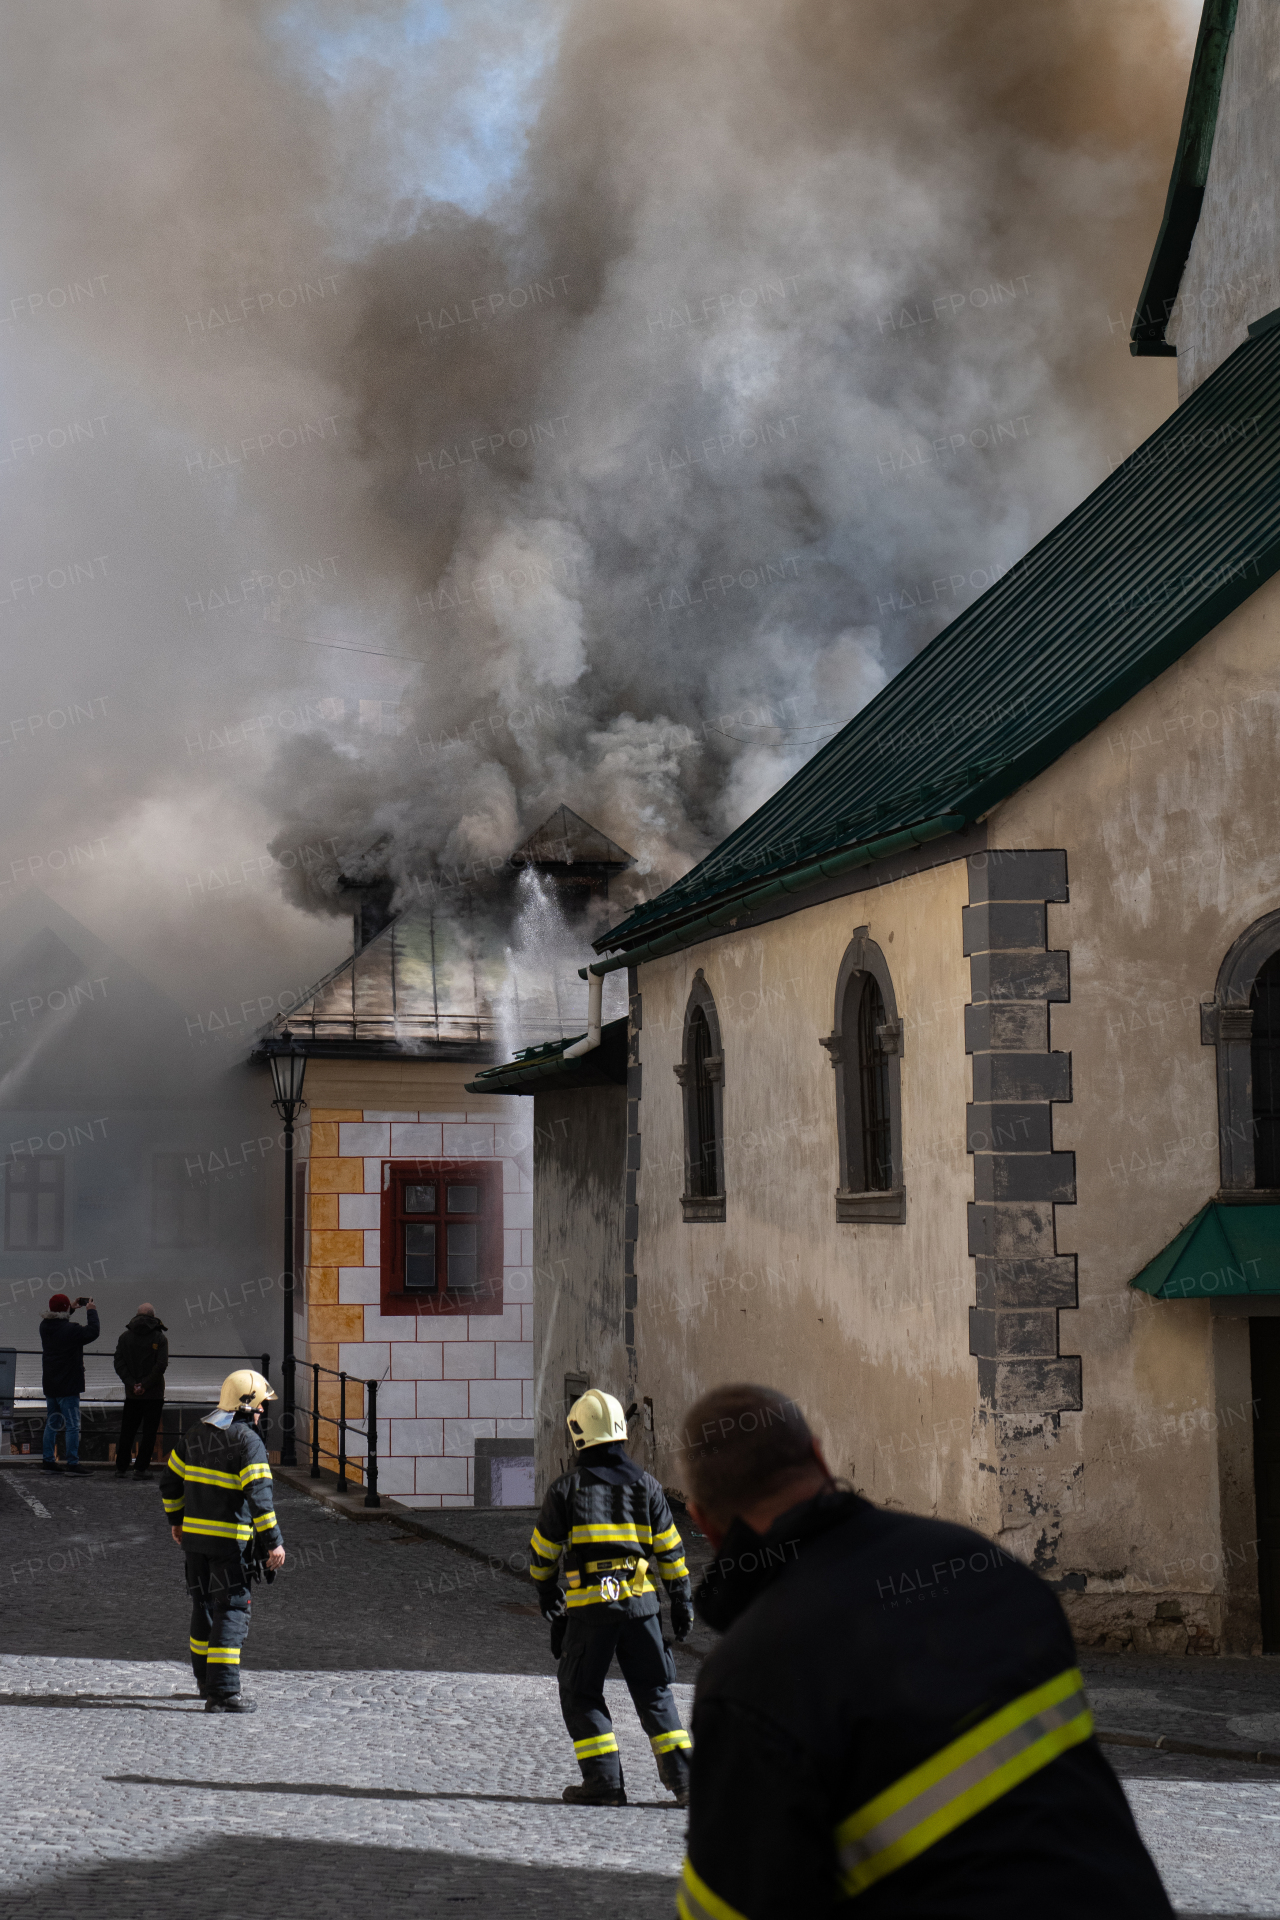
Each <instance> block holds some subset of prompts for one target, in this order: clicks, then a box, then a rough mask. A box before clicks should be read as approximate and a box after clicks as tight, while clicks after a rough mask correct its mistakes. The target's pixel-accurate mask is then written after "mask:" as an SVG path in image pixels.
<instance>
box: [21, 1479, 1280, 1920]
mask: <svg viewBox="0 0 1280 1920" xmlns="http://www.w3.org/2000/svg"><path fill="white" fill-rule="evenodd" d="M159 1504H160V1503H159V1496H158V1494H157V1492H156V1489H155V1486H154V1484H151V1485H135V1484H133V1483H132V1482H126V1483H123V1484H117V1483H116V1482H115V1481H114V1479H113V1478H110V1477H109V1476H107V1475H106V1474H103V1473H97V1474H94V1475H93V1476H92V1477H91V1478H87V1479H82V1480H78V1481H77V1480H71V1479H65V1478H64V1479H56V1478H54V1477H53V1476H52V1475H47V1474H42V1473H40V1472H39V1471H32V1470H31V1469H30V1468H23V1469H19V1468H11V1469H7V1470H0V1527H2V1528H3V1533H4V1540H5V1552H4V1557H3V1563H2V1564H0V1608H2V1612H0V1617H2V1618H3V1621H4V1629H3V1657H2V1658H0V1699H2V1700H3V1703H4V1707H5V1711H4V1715H3V1728H4V1764H5V1770H6V1777H7V1779H8V1781H9V1790H8V1795H9V1810H8V1816H7V1818H6V1823H5V1826H6V1843H7V1844H6V1847H5V1859H4V1867H3V1875H4V1882H5V1884H6V1887H7V1889H8V1892H9V1895H10V1898H11V1899H15V1898H16V1899H17V1900H18V1901H20V1903H21V1904H20V1911H21V1912H22V1914H23V1916H24V1920H53V1917H54V1916H55V1915H56V1916H58V1920H61V1917H62V1916H63V1915H65V1914H66V1913H67V1912H68V1911H71V1912H75V1911H78V1910H81V1909H85V1910H88V1911H90V1912H93V1913H97V1914H102V1915H104V1916H106V1917H107V1920H116V1917H117V1916H127V1917H128V1920H134V1917H135V1916H136V1917H137V1920H145V1917H149V1916H151V1915H156V1916H161V1915H163V1916H164V1920H188V1916H189V1920H208V1916H209V1915H210V1914H211V1913H223V1912H242V1911H247V1910H249V1909H251V1908H252V1907H253V1905H254V1904H255V1903H257V1902H261V1903H265V1904H266V1905H267V1906H269V1908H270V1910H271V1911H272V1912H273V1913H274V1914H276V1915H278V1916H280V1920H304V1916H305V1917H306V1920H318V1917H321V1916H327V1915H329V1914H335V1915H336V1914H339V1913H342V1914H347V1913H349V1912H350V1910H351V1907H352V1903H353V1902H358V1903H367V1904H368V1907H369V1910H370V1911H371V1912H372V1911H376V1912H377V1913H379V1914H382V1913H392V1914H397V1913H402V1912H403V1913H405V1914H408V1913H414V1914H422V1913H426V1914H433V1913H435V1912H436V1911H437V1910H440V1911H443V1909H444V1908H445V1907H449V1908H450V1910H452V1909H453V1908H454V1907H462V1906H473V1907H475V1908H476V1909H477V1910H480V1909H484V1910H485V1911H486V1912H488V1913H492V1914H511V1915H517V1914H518V1915H521V1916H526V1917H527V1916H534V1917H536V1916H540V1915H544V1914H545V1915H548V1916H550V1915H555V1916H556V1917H557V1920H576V1917H577V1916H580V1915H581V1916H584V1917H585V1916H587V1915H591V1916H593V1920H595V1917H596V1916H598V1915H599V1914H600V1913H601V1912H602V1911H605V1910H613V1909H616V1908H620V1909H621V1910H622V1911H625V1912H626V1913H627V1914H628V1915H629V1916H635V1917H636V1920H647V1917H648V1916H649V1915H655V1916H656V1915H664V1916H666V1915H669V1914H670V1913H671V1912H672V1885H673V1879H674V1876H675V1874H676V1872H677V1870H678V1866H679V1861H680V1857H681V1854H682V1850H683V1833H684V1817H683V1815H682V1814H681V1813H680V1812H679V1811H678V1810H677V1809H676V1808H675V1807H674V1805H673V1804H672V1803H671V1802H670V1800H669V1799H668V1797H667V1796H666V1795H665V1794H664V1793H663V1792H662V1790H661V1789H660V1788H659V1786H658V1783H657V1779H656V1775H655V1772H654V1767H653V1762H652V1760H651V1758H650V1755H649V1751H648V1745H647V1742H646V1741H645V1739H644V1737H643V1736H642V1735H641V1733H640V1731H639V1728H638V1726H637V1724H636V1721H635V1717H634V1715H633V1714H632V1712H631V1708H630V1703H629V1701H628V1699H627V1697H626V1693H625V1690H624V1689H623V1687H622V1686H621V1683H616V1684H615V1685H614V1688H613V1695H614V1711H615V1713H616V1715H617V1728H618V1736H619V1741H620V1744H621V1748H622V1753H623V1762H624V1766H625V1769H626V1774H627V1782H628V1791H629V1794H630V1796H631V1799H632V1802H633V1804H632V1805H630V1806H628V1807H627V1808H626V1809H623V1810H585V1811H583V1810H577V1809H572V1808H567V1807H564V1806H563V1805H562V1804H561V1802H560V1797H559V1796H560V1790H561V1788H562V1787H563V1786H564V1785H565V1784H566V1783H567V1782H568V1781H569V1780H571V1779H573V1778H574V1777H575V1775H576V1769H575V1767H574V1764H573V1760H572V1755H571V1753H570V1750H569V1745H568V1741H567V1739H566V1737H565V1734H564V1731H563V1728H562V1726H561V1723H560V1717H559V1713H558V1710H557V1705H556V1689H555V1679H554V1671H555V1670H554V1665H553V1663H552V1660H551V1658H550V1654H549V1652H548V1649H547V1644H546V1631H545V1628H544V1627H543V1625H542V1622H541V1620H540V1618H539V1616H538V1612H537V1608H536V1606H535V1605H533V1603H532V1602H531V1601H530V1600H529V1599H528V1598H527V1597H526V1594H525V1590H524V1589H523V1588H522V1587H521V1585H520V1584H519V1581H518V1580H517V1579H516V1578H515V1577H513V1574H512V1572H510V1571H509V1570H506V1569H505V1568H504V1566H502V1565H500V1564H496V1563H497V1562H500V1561H504V1560H507V1559H514V1560H516V1561H517V1562H518V1560H519V1556H520V1551H521V1549H522V1547H523V1544H524V1541H525V1539H526V1538H527V1534H528V1530H529V1523H530V1518H531V1516H530V1515H529V1514H528V1513H527V1512H524V1511H521V1510H509V1511H501V1510H498V1511H494V1512H488V1513H483V1512H475V1513H472V1512H469V1511H467V1510H463V1509H459V1510H457V1511H456V1512H455V1513H442V1512H436V1513H434V1514H432V1515H431V1516H430V1524H431V1527H432V1530H433V1531H436V1532H439V1531H441V1530H445V1529H447V1530H448V1531H449V1532H450V1534H451V1536H452V1538H453V1540H454V1541H455V1543H456V1544H454V1545H452V1546H451V1545H446V1544H444V1543H443V1541H441V1540H439V1539H432V1538H427V1537H425V1536H424V1534H423V1533H422V1532H420V1531H417V1530H415V1529H414V1528H412V1527H411V1526H410V1524H409V1523H408V1522H401V1521H400V1520H399V1519H391V1520H383V1521H377V1522H372V1523H369V1524H354V1523H352V1522H351V1521H350V1520H348V1519H346V1518H343V1517H339V1516H337V1515H335V1514H334V1513H332V1512H330V1511H329V1510H328V1509H327V1508H326V1507H324V1506H322V1505H320V1504H319V1503H317V1502H316V1501H314V1500H312V1499H310V1498H309V1497H308V1496H307V1495H306V1494H304V1493H302V1492H300V1491H297V1490H295V1489H292V1488H290V1487H287V1486H285V1485H284V1484H282V1483H281V1482H279V1481H277V1499H276V1508H277V1511H278V1513H279V1515H280V1521H281V1526H282V1529H283V1531H284V1535H285V1539H286V1542H287V1545H288V1549H289V1559H288V1562H287V1564H286V1567H285V1570H284V1572H283V1573H282V1575H281V1576H280V1577H279V1578H278V1579H277V1581H276V1582H275V1584H274V1586H272V1587H271V1588H269V1589H268V1588H266V1587H259V1588H257V1589H255V1593H256V1596H257V1597H256V1599H255V1606H254V1625H253V1631H252V1635H251V1637H250V1641H249V1645H248V1648H247V1652H246V1658H245V1690H246V1692H247V1693H249V1694H251V1695H252V1696H253V1697H255V1698H256V1699H257V1701H258V1702H259V1706H260V1711H259V1712H258V1714H257V1715H256V1716H255V1717H254V1718H252V1719H249V1720H231V1719H227V1718H222V1717H219V1718H206V1717H205V1716H204V1715H203V1713H202V1711H201V1708H200V1703H199V1701H198V1699H197V1698H196V1697H195V1693H194V1688H193V1685H192V1682H191V1675H190V1669H189V1667H188V1666H187V1664H186V1660H185V1657H184V1647H185V1639H186V1613H185V1600H184V1595H183V1590H182V1584H181V1570H180V1556H179V1554H178V1551H177V1549H176V1548H175V1547H173V1546H172V1544H171V1543H170V1541H169V1537H168V1534H167V1532H166V1530H165V1527H164V1524H163V1517H162V1515H161V1513H160V1511H159ZM468 1549H469V1551H468ZM485 1554H488V1555H490V1556H491V1557H492V1559H491V1561H486V1560H485V1559H484V1558H482V1557H477V1556H483V1555H485ZM701 1634H702V1630H701V1629H700V1630H699V1638H698V1640H696V1641H695V1643H694V1644H695V1648H696V1647H697V1645H698V1644H699V1643H700V1642H701V1644H705V1642H702V1641H701ZM1084 1664H1085V1669H1086V1675H1087V1678H1088V1680H1089V1683H1090V1686H1091V1689H1092V1691H1093V1694H1094V1698H1095V1705H1096V1709H1097V1715H1098V1720H1099V1723H1100V1724H1101V1725H1102V1726H1104V1727H1109V1728H1113V1729H1118V1730H1124V1729H1129V1730H1132V1731H1135V1732H1141V1733H1146V1734H1158V1733H1164V1734H1166V1735H1174V1736H1176V1737H1179V1738H1182V1739H1184V1740H1194V1741H1199V1742H1203V1743H1205V1744H1221V1745H1226V1746H1228V1747H1232V1748H1238V1749H1239V1750H1240V1752H1241V1753H1242V1754H1243V1752H1244V1750H1245V1747H1246V1744H1248V1745H1251V1746H1252V1747H1254V1748H1255V1749H1257V1748H1264V1747H1265V1748H1270V1749H1273V1750H1274V1749H1275V1748H1277V1747H1280V1674H1277V1673H1276V1671H1275V1667H1274V1663H1272V1662H1256V1661H1255V1662H1243V1661H1210V1660H1181V1661H1172V1660H1171V1661H1167V1662H1165V1661H1156V1660H1146V1661H1131V1660H1127V1659H1122V1658H1115V1657H1113V1658H1110V1659H1102V1658H1097V1657H1095V1658H1092V1659H1089V1658H1086V1660H1085V1662H1084ZM696 1668H697V1659H696V1654H691V1653H688V1652H685V1653H682V1655H681V1672H682V1679H683V1677H684V1674H685V1670H686V1669H687V1672H688V1679H689V1680H690V1681H691V1680H692V1679H693V1677H694V1675H695V1674H696ZM691 1691H692V1690H691V1687H690V1686H688V1685H685V1686H682V1688H681V1690H680V1697H681V1703H682V1706H683V1707H684V1708H685V1710H686V1711H687V1710H688V1708H689V1704H690V1695H691ZM1107 1752H1108V1757H1109V1758H1110V1759H1111V1761H1112V1763H1113V1764H1114V1765H1115V1766H1116V1768H1117V1771H1119V1772H1120V1773H1121V1774H1122V1777H1124V1778H1125V1784H1126V1789H1127V1791H1128V1792H1129V1795H1130V1798H1131V1800H1132V1803H1133V1805H1134V1809H1135V1812H1136V1814H1137V1816H1138V1819H1139V1821H1140V1823H1141V1825H1142V1828H1143V1831H1144V1833H1145V1834H1146V1837H1147V1840H1148V1843H1149V1844H1150V1846H1151V1847H1152V1850H1153V1852H1154V1854H1155V1857H1156V1860H1157V1862H1158V1864H1159V1866H1160V1868H1161V1871H1162V1872H1163V1874H1164V1876H1165V1879H1166V1883H1167V1884H1168V1886H1169V1888H1170V1892H1171V1894H1172V1897H1173V1899H1174V1903H1175V1905H1176V1906H1177V1907H1178V1908H1179V1910H1180V1911H1181V1912H1184V1913H1190V1914H1209V1913H1213V1914H1250V1915H1254V1914H1257V1915H1276V1914H1280V1857H1278V1851H1277V1843H1276V1839H1275V1835H1276V1833H1277V1828H1280V1769H1278V1768H1274V1767H1265V1766H1257V1765H1251V1764H1249V1763H1248V1762H1247V1761H1246V1760H1245V1759H1244V1758H1241V1759H1240V1760H1234V1759H1232V1760H1222V1759H1214V1758H1196V1757H1194V1756H1187V1755H1178V1754H1168V1753H1161V1752H1155V1751H1153V1750H1151V1749H1150V1748H1147V1749H1140V1748H1127V1747H1121V1746H1110V1747H1108V1749H1107Z"/></svg>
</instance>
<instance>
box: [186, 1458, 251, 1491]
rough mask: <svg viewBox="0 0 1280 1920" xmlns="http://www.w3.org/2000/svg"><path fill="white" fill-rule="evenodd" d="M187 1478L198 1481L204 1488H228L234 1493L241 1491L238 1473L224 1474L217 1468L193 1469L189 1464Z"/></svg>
mask: <svg viewBox="0 0 1280 1920" xmlns="http://www.w3.org/2000/svg"><path fill="white" fill-rule="evenodd" d="M185 1478H186V1479H188V1480H198V1481H199V1482H200V1485H201V1486H202V1487H226V1488H228V1489H229V1490H230V1491H231V1492H232V1493H239V1491H240V1475H239V1474H238V1473H222V1472H220V1471H219V1469H218V1468H217V1467H193V1466H191V1465H190V1464H189V1463H188V1466H187V1471H186V1475H185Z"/></svg>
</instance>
